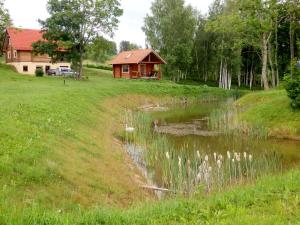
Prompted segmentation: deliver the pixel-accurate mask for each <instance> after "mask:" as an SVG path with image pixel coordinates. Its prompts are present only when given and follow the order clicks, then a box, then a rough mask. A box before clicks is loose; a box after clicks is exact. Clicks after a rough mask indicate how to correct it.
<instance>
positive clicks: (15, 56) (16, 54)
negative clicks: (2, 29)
mask: <svg viewBox="0 0 300 225" xmlns="http://www.w3.org/2000/svg"><path fill="white" fill-rule="evenodd" d="M17 56H18V53H17V51H16V50H14V58H15V59H16V58H17Z"/></svg>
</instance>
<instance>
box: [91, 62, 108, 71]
mask: <svg viewBox="0 0 300 225" xmlns="http://www.w3.org/2000/svg"><path fill="white" fill-rule="evenodd" d="M85 66H86V67H87V68H92V69H100V70H110V71H112V67H111V66H106V65H94V64H86V65H85Z"/></svg>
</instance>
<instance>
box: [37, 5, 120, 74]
mask: <svg viewBox="0 0 300 225" xmlns="http://www.w3.org/2000/svg"><path fill="white" fill-rule="evenodd" d="M119 6H120V3H119V1H118V0H104V1H98V0H87V1H81V0H71V1H70V0H49V1H48V4H47V9H48V13H49V14H50V17H49V18H48V19H46V20H45V21H40V23H41V25H42V29H43V30H45V31H46V32H45V34H44V39H45V40H47V41H39V42H37V43H35V44H34V45H33V47H34V51H35V53H40V54H44V53H47V54H49V56H50V57H51V58H52V61H54V62H55V61H60V60H61V59H66V60H68V61H71V62H72V64H73V68H75V69H77V70H79V76H81V75H82V73H83V70H82V66H83V64H82V63H83V59H84V54H85V52H86V50H87V46H88V44H89V43H93V42H94V41H96V40H97V39H98V38H99V37H100V36H103V35H110V36H112V35H113V33H114V28H115V27H116V26H117V25H118V22H119V20H118V17H119V16H121V15H122V13H123V11H122V10H121V9H120V8H119ZM58 49H64V51H57V50H58Z"/></svg>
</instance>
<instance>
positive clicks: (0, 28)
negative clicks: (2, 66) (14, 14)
mask: <svg viewBox="0 0 300 225" xmlns="http://www.w3.org/2000/svg"><path fill="white" fill-rule="evenodd" d="M10 25H11V20H10V16H9V13H8V10H7V9H5V8H4V1H3V0H0V48H1V47H2V45H3V41H4V40H3V39H4V34H5V29H6V28H7V27H9V26H10ZM0 55H2V48H1V50H0Z"/></svg>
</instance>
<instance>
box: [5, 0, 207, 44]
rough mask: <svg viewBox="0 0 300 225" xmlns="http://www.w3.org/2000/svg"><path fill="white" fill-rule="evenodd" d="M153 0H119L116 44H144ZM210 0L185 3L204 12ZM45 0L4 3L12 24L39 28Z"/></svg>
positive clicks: (45, 11) (195, 0)
mask: <svg viewBox="0 0 300 225" xmlns="http://www.w3.org/2000/svg"><path fill="white" fill-rule="evenodd" d="M152 2H153V0H121V5H122V8H123V10H124V14H123V16H122V17H121V18H120V25H119V28H118V30H117V31H116V32H115V36H114V41H116V42H117V43H118V44H119V43H120V41H122V40H128V41H131V42H134V43H137V44H139V45H142V46H144V44H145V35H144V32H143V31H142V29H141V27H142V26H143V23H144V18H145V16H146V14H147V13H150V7H151V3H152ZM211 2H212V0H186V3H187V4H191V5H192V6H193V7H196V8H197V9H198V10H199V11H201V12H202V13H206V12H207V10H208V6H209V5H210V4H211ZM46 3H47V0H6V2H5V5H6V7H7V8H8V10H9V13H10V15H11V17H12V19H13V22H14V25H15V26H17V27H22V28H39V27H40V25H39V23H38V19H45V18H47V16H48V14H47V10H46Z"/></svg>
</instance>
